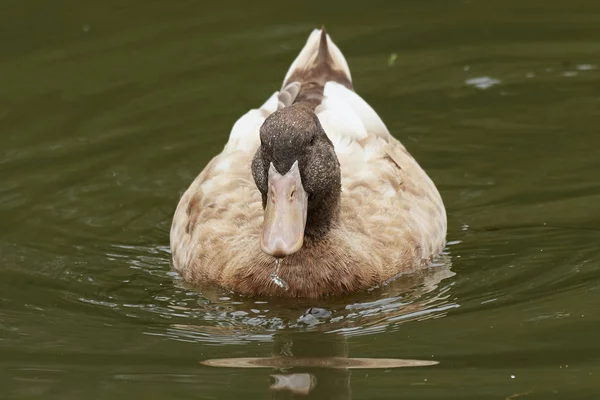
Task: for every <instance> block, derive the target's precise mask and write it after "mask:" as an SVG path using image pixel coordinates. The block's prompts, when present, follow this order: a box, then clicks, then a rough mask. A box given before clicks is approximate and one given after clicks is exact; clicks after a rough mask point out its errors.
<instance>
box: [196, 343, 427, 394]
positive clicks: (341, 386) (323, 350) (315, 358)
mask: <svg viewBox="0 0 600 400" xmlns="http://www.w3.org/2000/svg"><path fill="white" fill-rule="evenodd" d="M346 340H347V338H346V337H344V336H342V335H328V336H327V338H326V339H324V337H323V336H322V335H319V334H315V333H296V334H282V335H276V336H275V342H274V348H273V356H272V357H253V358H223V359H212V360H205V361H202V362H201V364H203V365H205V366H210V367H228V368H273V369H276V370H277V373H274V374H271V375H270V377H271V384H270V387H269V388H270V389H271V392H272V394H273V398H276V399H279V398H289V395H290V394H298V395H302V396H307V397H306V398H311V399H319V398H323V399H351V398H352V392H351V390H350V376H351V374H350V371H349V370H351V369H391V368H401V367H426V366H431V365H436V364H437V362H436V361H433V360H431V361H429V360H403V359H390V358H350V357H348V352H349V351H348V344H347V342H346Z"/></svg>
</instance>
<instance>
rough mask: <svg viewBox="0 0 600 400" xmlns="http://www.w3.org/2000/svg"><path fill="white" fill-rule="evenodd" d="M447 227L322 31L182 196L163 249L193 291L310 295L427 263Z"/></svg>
mask: <svg viewBox="0 0 600 400" xmlns="http://www.w3.org/2000/svg"><path fill="white" fill-rule="evenodd" d="M446 230H447V221H446V210H445V207H444V204H443V201H442V198H441V196H440V193H439V191H438V189H437V188H436V186H435V184H434V183H433V181H432V180H431V178H430V177H429V176H428V175H427V173H426V172H425V171H424V170H423V168H421V166H420V165H419V164H418V163H417V161H416V160H415V159H414V158H413V157H412V156H411V154H410V153H409V152H408V151H407V149H406V148H405V147H404V145H403V144H402V143H401V142H400V141H399V140H398V139H397V138H395V137H394V136H392V134H391V133H390V132H389V130H388V128H387V126H386V125H385V123H384V122H383V120H382V119H381V118H380V116H379V115H378V114H377V112H375V110H374V109H373V108H372V107H371V106H370V105H369V104H368V103H367V102H366V101H365V100H364V99H363V98H362V97H361V96H360V95H359V94H357V93H356V92H355V90H354V86H353V81H352V76H351V74H350V69H349V67H348V63H347V61H346V59H345V57H344V55H343V54H342V52H341V51H340V49H339V48H338V46H337V45H336V44H335V43H334V42H333V41H332V39H331V37H330V35H329V34H328V33H327V32H326V30H325V28H324V27H323V28H321V29H315V30H313V31H312V33H311V34H310V35H309V37H308V39H307V41H306V44H305V46H304V47H303V48H302V49H301V51H300V53H299V54H298V56H297V57H296V59H295V60H294V61H293V62H292V64H291V66H290V67H289V69H288V71H287V73H286V75H285V77H284V80H283V84H282V86H281V89H280V90H278V91H276V92H275V93H273V94H272V95H271V96H270V97H269V98H268V99H267V100H266V101H265V103H264V104H263V105H262V106H260V107H258V108H254V109H251V110H249V111H248V112H247V113H246V114H244V115H243V116H241V117H240V118H239V119H238V120H237V121H236V122H235V124H234V125H233V127H232V129H231V132H230V134H229V138H228V140H227V143H226V144H225V146H224V148H223V150H222V152H221V153H220V154H218V155H216V156H214V158H212V159H211V161H210V162H208V164H207V165H206V166H205V167H204V169H203V170H202V171H201V172H200V174H199V175H198V177H197V178H196V179H195V180H194V181H193V182H192V183H191V185H190V186H189V188H188V189H187V190H186V191H185V192H184V193H183V195H182V196H181V198H180V201H179V204H178V205H177V208H176V210H175V213H174V216H173V222H172V225H171V231H170V247H171V257H172V266H173V269H174V270H175V271H176V272H177V273H178V274H179V275H180V276H181V277H182V278H183V280H184V281H185V282H187V283H189V284H191V285H193V286H197V287H202V286H206V285H211V286H213V287H215V285H216V287H220V288H223V289H225V290H227V291H229V292H232V293H237V294H240V295H246V296H253V297H262V296H267V297H288V298H308V299H315V298H323V297H328V296H344V295H348V294H352V293H355V292H360V291H367V290H368V289H370V288H374V287H378V286H381V285H385V284H386V283H387V282H390V281H391V280H393V279H399V278H398V277H400V276H401V275H405V274H410V273H412V272H415V271H418V270H420V269H423V268H427V267H428V266H429V265H431V263H432V260H434V259H435V257H437V256H438V255H439V254H440V253H441V252H442V251H443V249H444V246H445V241H446ZM274 277H275V278H276V279H275V278H274ZM281 282H284V283H285V285H282V284H281Z"/></svg>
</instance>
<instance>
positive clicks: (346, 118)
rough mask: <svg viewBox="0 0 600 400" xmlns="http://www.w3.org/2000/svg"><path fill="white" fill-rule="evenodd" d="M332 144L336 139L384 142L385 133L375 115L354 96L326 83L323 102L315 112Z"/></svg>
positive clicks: (346, 89) (387, 134)
mask: <svg viewBox="0 0 600 400" xmlns="http://www.w3.org/2000/svg"><path fill="white" fill-rule="evenodd" d="M315 112H316V114H317V116H318V117H319V121H320V122H321V125H323V129H325V132H327V135H328V136H329V137H330V139H331V140H332V141H333V142H336V141H339V139H337V138H336V137H337V136H341V137H348V138H351V139H354V140H357V141H361V140H363V139H366V138H367V137H369V136H376V137H380V138H382V139H385V140H386V141H387V140H388V139H389V135H390V133H389V131H388V129H387V127H386V126H385V124H384V123H383V121H382V120H381V118H379V115H377V113H376V112H375V110H373V108H371V106H370V105H369V104H368V103H367V102H366V101H364V100H363V99H362V98H361V97H360V96H359V95H358V94H356V93H355V92H353V91H352V90H350V89H348V88H346V87H345V86H344V85H341V84H339V83H337V82H327V83H326V84H325V89H324V91H323V101H322V103H321V104H320V105H319V106H318V107H317V109H316V110H315Z"/></svg>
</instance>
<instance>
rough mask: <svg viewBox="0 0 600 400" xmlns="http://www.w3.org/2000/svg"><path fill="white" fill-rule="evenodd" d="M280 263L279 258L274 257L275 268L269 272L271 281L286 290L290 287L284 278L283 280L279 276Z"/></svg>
mask: <svg viewBox="0 0 600 400" xmlns="http://www.w3.org/2000/svg"><path fill="white" fill-rule="evenodd" d="M280 264H281V259H280V258H276V259H275V269H274V270H273V273H272V274H271V280H272V281H273V283H275V284H276V285H277V286H279V287H280V288H282V289H283V290H288V289H289V288H290V287H289V285H288V284H287V282H286V281H285V280H283V278H281V277H280V276H279V265H280Z"/></svg>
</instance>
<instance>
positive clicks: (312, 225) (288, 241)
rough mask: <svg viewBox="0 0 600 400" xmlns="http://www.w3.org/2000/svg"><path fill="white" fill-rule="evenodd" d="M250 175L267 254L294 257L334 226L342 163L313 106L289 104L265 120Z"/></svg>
mask: <svg viewBox="0 0 600 400" xmlns="http://www.w3.org/2000/svg"><path fill="white" fill-rule="evenodd" d="M252 175H253V177H254V181H255V183H256V186H257V187H258V190H259V191H260V192H261V194H262V202H263V208H264V213H265V216H264V222H263V227H262V233H261V237H260V244H261V248H262V250H263V251H264V252H265V253H267V254H269V255H272V256H274V257H285V256H288V255H290V254H293V253H295V252H297V251H298V250H300V249H301V248H302V246H303V244H304V240H305V237H306V238H311V239H319V238H320V237H322V236H323V235H325V234H326V233H327V232H328V231H329V229H330V228H331V226H332V225H333V224H334V223H335V222H336V220H337V217H338V215H339V199H340V191H341V172H340V164H339V161H338V159H337V156H336V154H335V150H334V147H333V144H332V143H331V140H329V138H328V137H327V134H326V133H325V131H324V130H323V128H322V126H321V124H320V123H319V119H318V118H317V116H316V115H315V113H314V111H313V108H312V107H310V106H307V105H304V104H302V103H299V104H293V105H291V106H288V107H285V108H282V109H280V110H278V111H276V112H274V113H273V114H271V115H270V116H269V117H268V118H267V119H266V120H265V122H264V123H263V125H262V126H261V128H260V146H259V148H258V150H257V151H256V154H255V155H254V159H253V160H252Z"/></svg>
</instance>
